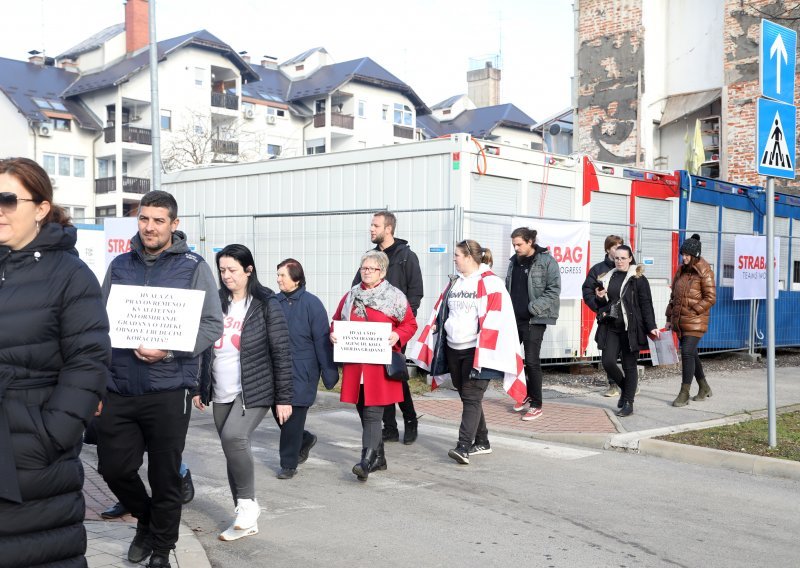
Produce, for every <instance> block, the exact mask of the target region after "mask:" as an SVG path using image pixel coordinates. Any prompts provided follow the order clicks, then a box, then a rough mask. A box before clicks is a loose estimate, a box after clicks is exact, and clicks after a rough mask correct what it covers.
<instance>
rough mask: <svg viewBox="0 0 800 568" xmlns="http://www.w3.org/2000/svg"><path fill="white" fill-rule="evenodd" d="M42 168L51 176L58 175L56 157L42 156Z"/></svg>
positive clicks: (50, 155)
mask: <svg viewBox="0 0 800 568" xmlns="http://www.w3.org/2000/svg"><path fill="white" fill-rule="evenodd" d="M42 167H43V168H44V171H46V172H47V173H48V174H50V175H51V176H54V175H56V157H55V156H53V155H52V154H45V155H44V156H42Z"/></svg>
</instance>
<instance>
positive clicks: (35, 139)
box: [28, 119, 39, 161]
mask: <svg viewBox="0 0 800 568" xmlns="http://www.w3.org/2000/svg"><path fill="white" fill-rule="evenodd" d="M28 126H29V127H30V129H31V132H33V159H34V160H37V161H38V159H39V156H38V154H37V153H36V149H37V147H38V142H39V135H38V133H37V132H36V127H35V126H34V125H33V121H32V120H31V119H28Z"/></svg>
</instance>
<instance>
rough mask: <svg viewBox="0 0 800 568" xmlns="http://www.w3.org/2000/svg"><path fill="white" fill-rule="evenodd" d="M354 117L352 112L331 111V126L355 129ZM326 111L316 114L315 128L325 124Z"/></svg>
mask: <svg viewBox="0 0 800 568" xmlns="http://www.w3.org/2000/svg"><path fill="white" fill-rule="evenodd" d="M353 121H354V119H353V115H352V114H341V113H338V112H332V113H331V126H336V127H338V128H346V129H348V130H353V124H354V122H353ZM325 124H326V123H325V113H324V112H321V113H318V114H315V115H314V128H322V127H323V126H325Z"/></svg>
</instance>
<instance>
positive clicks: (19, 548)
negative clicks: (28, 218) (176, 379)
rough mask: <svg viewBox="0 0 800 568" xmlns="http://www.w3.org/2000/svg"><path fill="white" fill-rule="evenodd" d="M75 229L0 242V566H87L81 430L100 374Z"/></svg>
mask: <svg viewBox="0 0 800 568" xmlns="http://www.w3.org/2000/svg"><path fill="white" fill-rule="evenodd" d="M76 239H77V230H76V229H75V228H74V227H62V226H61V225H59V224H56V223H48V224H46V225H44V226H42V228H41V230H40V232H39V234H38V235H37V237H36V238H35V239H34V240H33V241H32V242H31V243H30V244H28V245H27V246H25V247H23V248H22V249H20V250H16V251H12V250H10V249H9V248H8V247H3V246H0V274H1V275H2V276H0V566H2V567H8V566H14V567H15V568H20V567H24V566H34V565H35V566H39V565H45V564H46V565H48V566H56V565H57V566H86V561H85V559H84V557H83V555H84V553H85V552H86V531H85V529H84V527H83V517H84V512H85V504H84V500H83V494H82V487H83V467H82V465H81V462H80V458H79V453H80V448H81V436H82V434H83V430H84V429H85V427H86V424H87V422H88V421H89V419H90V418H91V416H92V415H93V413H94V411H95V410H96V409H97V404H98V402H99V401H100V397H101V396H102V394H103V393H104V390H105V384H106V381H107V380H108V374H109V370H108V369H109V364H110V359H111V342H110V340H109V337H108V318H107V316H106V310H105V307H104V304H103V298H102V295H101V293H100V284H99V283H98V282H97V278H96V277H95V276H94V274H92V271H91V270H90V269H89V267H87V266H86V264H84V263H83V262H82V261H81V260H80V259H79V258H78V255H77V252H76V251H75V242H76Z"/></svg>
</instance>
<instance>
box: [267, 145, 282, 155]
mask: <svg viewBox="0 0 800 568" xmlns="http://www.w3.org/2000/svg"><path fill="white" fill-rule="evenodd" d="M267 154H269V155H271V156H280V155H281V147H280V146H278V145H277V144H267Z"/></svg>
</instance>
